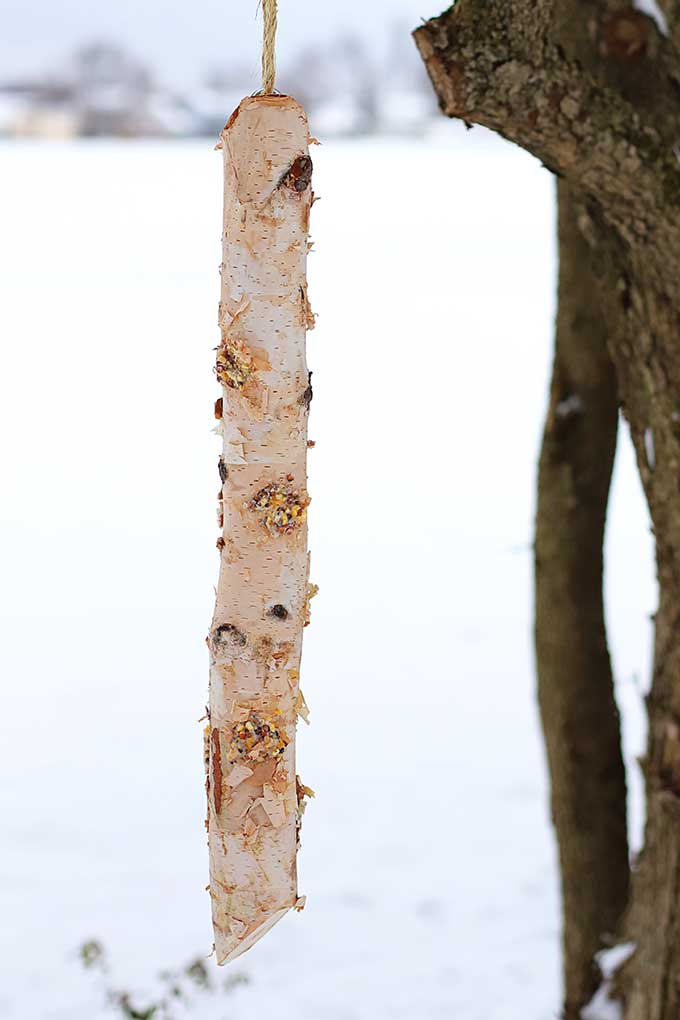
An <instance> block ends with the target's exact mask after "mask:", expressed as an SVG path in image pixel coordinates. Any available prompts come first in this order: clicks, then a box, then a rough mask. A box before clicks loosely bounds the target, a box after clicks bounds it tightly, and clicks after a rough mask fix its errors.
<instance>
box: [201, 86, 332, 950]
mask: <svg viewBox="0 0 680 1020" xmlns="http://www.w3.org/2000/svg"><path fill="white" fill-rule="evenodd" d="M309 141H310V139H309V134H308V127H307V118H306V116H305V113H304V111H303V109H302V108H301V107H300V106H299V105H298V104H297V103H296V102H295V101H294V100H293V99H291V98H290V97H288V96H273V95H264V96H253V97H250V98H248V99H244V100H243V101H242V102H241V104H240V106H239V107H238V109H237V110H236V111H235V113H234V114H233V116H232V117H231V119H230V120H229V122H228V124H227V126H226V127H225V129H224V131H223V132H222V135H221V147H222V150H223V154H224V230H223V262H222V285H221V300H220V309H219V325H220V329H221V343H220V347H219V348H218V351H217V364H216V371H217V376H218V379H219V381H220V383H221V384H222V386H223V391H222V392H223V395H222V402H221V404H220V401H218V404H217V405H216V414H217V415H218V416H219V417H220V419H221V425H220V426H218V428H219V427H221V430H222V432H223V453H222V458H221V460H220V477H221V481H222V489H221V492H220V517H221V518H222V528H223V530H222V537H221V539H219V540H218V547H219V548H220V556H221V565H220V575H219V583H218V589H217V598H216V605H215V613H214V617H213V621H212V626H211V631H210V636H209V640H208V644H209V649H210V662H211V668H210V716H209V718H210V725H209V729H208V732H207V739H208V746H209V754H208V784H207V785H208V842H209V847H210V895H211V900H212V916H213V927H214V932H215V947H216V952H217V961H218V963H226V962H227V961H229V960H232V959H234V958H235V957H237V956H239V955H240V954H241V953H243V952H244V951H245V950H246V949H248V948H250V946H252V945H253V944H254V943H255V942H256V941H257V940H258V939H259V938H260V937H261V936H262V935H263V934H264V933H265V932H266V931H268V930H269V928H271V927H272V925H273V924H275V923H276V921H277V920H279V918H281V917H282V916H283V915H284V914H285V913H286V912H287V911H288V910H289V909H290V908H291V907H296V906H297V907H298V908H299V907H301V905H302V901H301V900H299V899H298V892H297V868H296V854H297V846H298V832H299V824H300V815H301V810H302V800H303V797H304V793H305V792H311V791H306V790H305V788H304V787H301V786H300V785H299V783H298V781H297V780H296V770H295V729H296V723H297V717H298V714H300V713H301V712H302V713H304V711H305V708H304V701H303V699H302V695H301V693H300V684H299V669H300V654H301V648H302V630H303V626H304V624H305V622H306V621H307V620H308V611H309V610H308V601H309V597H310V586H309V580H308V573H309V561H308V552H307V523H306V509H307V504H308V502H309V499H308V496H307V487H306V486H307V475H306V461H307V417H308V413H309V403H310V399H311V387H310V384H309V373H308V371H307V363H306V358H305V334H306V331H307V329H308V328H309V327H311V326H312V325H313V317H312V315H311V311H310V308H309V304H308V300H307V284H306V261H307V250H308V227H309V212H310V207H311V204H312V201H313V196H312V190H311V184H310V179H311V161H310V159H309V152H308V143H309Z"/></svg>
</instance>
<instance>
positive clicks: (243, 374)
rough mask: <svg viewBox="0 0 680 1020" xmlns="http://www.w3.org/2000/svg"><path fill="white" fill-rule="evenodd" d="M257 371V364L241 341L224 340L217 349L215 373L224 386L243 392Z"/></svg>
mask: <svg viewBox="0 0 680 1020" xmlns="http://www.w3.org/2000/svg"><path fill="white" fill-rule="evenodd" d="M254 371H255V363H254V361H253V358H252V355H251V354H250V352H249V350H248V348H247V347H246V345H245V344H244V343H243V342H242V341H241V340H235V339H231V340H230V339H228V338H226V337H225V338H224V339H223V340H222V343H221V344H220V346H219V347H218V348H217V359H216V362H215V373H216V375H217V378H218V379H219V381H220V382H221V383H222V385H223V386H228V387H229V388H230V389H232V390H242V389H243V387H244V386H245V384H246V383H247V382H248V380H249V379H250V377H251V375H252V374H253V372H254Z"/></svg>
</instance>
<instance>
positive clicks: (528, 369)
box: [0, 0, 656, 1020]
mask: <svg viewBox="0 0 680 1020" xmlns="http://www.w3.org/2000/svg"><path fill="white" fill-rule="evenodd" d="M435 13H438V10H437V9H435V8H433V9H428V8H427V7H423V5H422V0H421V2H419V3H415V2H414V0H393V2H387V0H373V2H372V3H371V4H366V3H359V2H358V0H344V2H343V3H342V4H341V3H339V2H335V0H334V2H331V0H327V2H326V3H325V4H323V5H320V4H318V3H317V4H315V3H313V2H312V0H297V2H294V0H281V3H280V14H279V17H280V32H279V79H278V83H277V84H278V85H279V87H280V88H281V90H283V91H287V92H291V93H292V94H294V95H296V96H297V98H299V99H300V100H301V101H303V102H304V103H305V104H306V106H307V109H308V112H309V116H310V127H311V131H312V133H313V134H314V135H315V136H316V137H318V138H319V139H320V140H321V141H322V143H323V144H322V145H321V146H320V147H318V148H315V149H314V151H313V157H314V163H315V181H314V185H315V191H316V193H317V195H319V196H320V197H321V199H322V201H321V202H320V203H319V204H317V205H315V207H314V212H313V221H312V236H313V238H314V241H315V247H314V251H313V253H312V255H311V256H310V267H309V272H310V296H311V299H312V305H313V307H314V310H315V312H316V313H317V316H318V323H317V328H316V330H315V331H314V332H313V333H311V334H310V336H309V362H310V366H311V368H312V369H313V372H314V391H315V400H314V403H313V406H312V420H311V433H310V434H311V437H312V438H313V439H314V440H315V441H316V448H315V449H314V450H312V451H310V492H311V494H312V497H313V505H312V508H311V511H310V523H311V548H312V575H311V579H312V580H313V581H314V582H316V583H317V584H319V585H320V588H321V591H320V594H319V596H318V598H316V599H315V600H314V603H313V607H312V609H313V613H312V615H313V619H312V626H311V627H310V628H309V629H308V630H307V631H306V632H305V652H304V660H303V671H302V679H303V688H304V691H305V695H306V697H307V701H308V702H309V704H310V707H311V711H312V716H311V719H312V724H311V726H310V728H309V729H306V728H304V727H303V730H304V732H301V733H300V739H299V771H300V773H301V776H302V779H303V781H304V782H305V783H306V784H308V785H309V786H311V787H312V788H313V789H315V790H316V793H317V797H316V799H315V800H314V801H312V802H311V804H310V806H309V807H308V810H307V813H306V815H305V818H304V825H303V834H302V844H303V848H302V853H301V858H300V888H301V892H302V893H306V894H307V897H308V904H307V908H306V910H305V911H304V913H303V914H302V915H300V916H298V915H293V916H290V917H287V918H286V919H285V920H284V921H283V922H282V923H281V924H280V925H278V926H277V928H275V929H274V930H273V931H272V932H271V934H269V935H268V936H267V938H266V939H265V940H263V941H262V942H261V943H259V944H258V945H257V946H256V947H255V948H254V949H253V950H252V951H251V952H250V953H249V954H247V955H246V956H245V957H243V958H242V959H241V960H239V961H237V962H236V963H234V964H232V965H231V966H230V967H229V968H227V969H226V970H221V971H220V972H218V971H217V968H215V967H214V964H213V961H212V960H211V959H209V954H210V949H211V944H212V934H211V930H210V916H209V915H210V911H209V902H208V896H207V893H205V892H204V887H205V885H206V883H207V848H206V845H205V832H204V828H203V818H204V792H203V765H202V726H201V724H199V723H198V721H197V720H198V719H199V717H200V716H202V715H203V711H204V703H205V699H206V692H207V654H206V650H205V646H204V637H205V634H206V632H207V628H208V624H209V620H210V616H211V612H212V599H213V584H214V583H215V581H216V577H217V566H218V559H217V552H216V550H215V540H216V538H217V527H216V523H215V497H216V492H217V486H218V474H217V457H218V442H217V438H216V437H215V436H213V435H211V429H212V427H213V424H214V420H213V401H214V399H215V397H216V396H217V388H216V385H215V379H214V375H213V372H212V365H213V362H214V348H215V347H216V345H217V342H218V340H219V334H218V330H217V301H218V285H219V278H218V267H219V263H220V225H221V169H222V168H221V159H220V157H219V155H218V154H216V153H215V152H214V151H213V148H214V143H215V141H216V138H217V135H218V133H219V131H220V129H221V128H222V126H223V124H224V122H225V121H226V119H227V118H228V116H229V114H230V113H231V111H232V109H233V108H234V107H235V105H236V104H237V103H238V101H239V99H240V98H241V97H242V96H243V95H245V94H249V93H251V92H253V91H254V90H256V89H257V88H258V87H259V84H260V82H259V45H260V41H259V40H260V30H261V26H260V23H259V21H258V20H257V19H256V3H255V0H247V2H246V0H238V2H237V0H231V3H223V2H222V3H218V2H217V0H193V2H192V3H191V4H186V5H170V4H167V3H164V2H162V0H137V2H136V3H134V4H133V3H118V4H109V5H103V4H92V3H85V2H84V0H59V2H58V3H54V2H48V0H4V3H3V6H2V10H1V11H0V28H1V31H0V136H1V138H0V237H1V243H0V289H1V301H0V337H1V338H2V372H1V373H0V429H1V431H2V466H3V471H2V478H3V485H2V499H1V500H0V563H1V564H2V571H1V575H0V576H1V577H2V584H1V585H0V613H1V616H2V619H1V623H0V626H1V628H2V632H1V635H0V672H1V674H2V689H1V690H0V776H1V777H2V778H1V779H0V918H1V919H2V920H1V923H0V971H1V978H0V1017H3V1018H4V1017H7V1018H12V1020H43V1018H44V1020H48V1018H49V1020H100V1018H102V1020H103V1018H105V1017H111V1016H114V1017H115V1016H122V1017H131V1018H133V1020H134V1018H135V1017H136V1018H139V1017H141V1018H143V1020H144V1018H146V1020H166V1017H173V1018H178V1020H179V1018H183V1017H185V1016H186V1017H190V1016H196V1017H197V1018H198V1017H200V1018H202V1020H227V1018H229V1020H232V1018H236V1020H238V1018H241V1017H243V1018H245V1017H247V1016H253V1015H263V1016H264V1015H275V1016H277V1017H279V1018H281V1020H293V1018H296V1020H369V1018H370V1020H387V1018H388V1017H389V1018H404V1020H425V1018H427V1020H429V1018H433V1020H436V1018H440V1017H441V1018H444V1017H446V1018H454V1017H455V1018H456V1020H551V1018H554V1017H555V1016H556V1014H557V1009H558V1004H559V1002H560V990H559V904H558V897H557V871H556V856H555V849H554V845H553V840H552V834H551V830H550V821H549V811H548V800H547V783H546V772H545V763H544V759H543V750H542V744H541V737H540V730H539V726H538V718H537V712H536V708H535V704H534V677H533V653H532V634H531V628H532V588H531V573H532V558H531V543H532V531H533V514H534V483H535V464H536V460H537V454H538V448H539V442H540V435H541V430H542V418H543V414H544V409H545V405H546V400H547V386H548V377H549V366H550V357H551V345H552V325H553V315H554V290H555V272H556V253H555V241H554V218H555V211H554V194H553V178H552V176H551V175H550V173H549V172H548V171H547V170H545V169H544V168H543V167H541V166H540V164H539V163H538V162H537V161H535V160H533V159H532V158H531V157H529V156H527V155H526V154H525V153H523V152H521V151H519V150H518V149H515V148H514V147H512V146H510V145H509V144H507V143H505V142H503V141H501V140H500V139H497V138H494V137H492V136H491V135H489V134H488V133H485V132H484V131H482V130H480V129H479V128H475V129H474V130H472V131H470V132H467V131H466V130H465V128H464V126H462V125H461V124H458V123H452V122H449V121H446V120H444V119H443V118H441V117H440V116H439V114H438V113H437V109H436V104H435V102H434V100H433V97H432V95H431V92H430V89H429V85H428V83H427V79H426V77H425V75H424V73H423V71H422V68H421V66H420V62H419V58H418V56H417V54H416V51H415V47H414V45H413V43H412V40H411V38H410V30H411V29H412V28H413V27H415V25H416V24H417V23H418V21H419V19H420V18H421V17H427V16H430V15H433V14H435ZM606 567H607V574H606V589H607V613H608V621H609V627H610V640H611V646H612V654H613V660H614V666H615V670H616V677H617V696H618V700H619V704H620V706H621V709H622V712H623V717H624V735H625V745H626V759H627V765H628V772H629V783H630V786H631V791H632V806H631V832H632V837H633V840H634V842H635V844H636V845H639V842H640V825H641V814H642V805H641V796H640V782H639V776H638V770H637V765H636V755H638V754H639V753H640V751H641V749H642V747H643V742H644V732H643V721H642V719H643V716H642V707H641V699H642V697H643V695H644V691H645V688H646V685H647V682H648V672H649V662H650V647H649V643H650V628H649V622H648V616H649V614H650V613H651V612H653V610H654V608H655V597H656V596H655V586H654V575H653V566H652V552H651V540H650V535H649V524H648V520H647V515H646V511H645V508H644V503H643V499H642V496H641V492H640V487H639V483H638V481H637V476H636V469H635V465H634V460H633V455H632V452H631V447H630V443H629V440H628V437H627V435H626V433H625V430H624V429H622V432H621V436H620V441H619V450H618V454H617V463H616V470H615V483H614V490H613V497H612V506H611V513H610V523H609V529H608V536H607V559H606Z"/></svg>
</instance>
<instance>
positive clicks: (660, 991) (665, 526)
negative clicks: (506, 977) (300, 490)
mask: <svg viewBox="0 0 680 1020" xmlns="http://www.w3.org/2000/svg"><path fill="white" fill-rule="evenodd" d="M660 7H661V8H662V10H663V13H664V14H665V16H666V20H667V23H668V35H665V34H662V33H661V32H660V31H659V30H658V29H657V27H656V25H655V23H654V22H653V21H652V20H651V19H650V18H648V17H647V16H645V15H644V14H642V13H641V12H640V11H637V10H634V9H633V8H632V7H631V6H630V5H628V4H626V3H623V2H619V0H600V2H596V0H582V3H581V4H580V5H579V10H580V11H581V14H580V17H581V18H582V19H583V24H584V26H585V29H586V31H585V32H584V33H583V34H582V37H581V39H580V40H579V41H578V42H577V44H576V45H574V44H573V41H572V40H571V38H570V35H569V32H568V31H567V32H566V34H565V32H564V29H565V24H567V25H568V22H569V11H570V10H571V8H570V5H569V4H566V5H565V4H564V3H562V2H561V0H458V2H457V3H456V5H455V7H453V8H451V9H450V10H449V11H447V12H445V13H444V14H443V15H441V17H439V18H434V19H432V20H431V21H429V22H427V23H425V24H424V25H422V26H421V27H420V28H419V29H418V30H417V31H416V33H415V38H416V42H417V45H418V47H419V49H420V52H421V54H422V56H423V58H424V60H425V63H426V65H427V68H428V71H429V74H430V77H431V79H432V82H433V84H434V87H435V90H436V91H437V94H438V96H439V99H440V104H441V106H442V109H443V111H444V112H445V113H446V114H448V115H449V116H452V117H459V118H461V119H463V120H465V121H466V122H468V123H478V124H483V125H485V126H486V127H489V128H491V129H492V130H495V131H498V132H499V133H501V134H502V135H504V136H505V137H507V138H510V139H511V140H513V141H515V142H516V143H517V144H519V145H521V146H523V147H524V148H525V149H527V150H528V151H529V152H532V153H533V154H534V155H536V156H537V157H538V158H539V159H541V160H542V162H543V163H544V164H545V165H546V166H547V167H549V168H550V169H552V170H553V171H554V172H555V173H556V174H558V175H559V176H560V177H561V178H562V179H563V180H564V181H565V182H566V183H567V184H568V185H569V187H570V189H571V191H572V193H573V194H574V195H577V196H578V197H579V199H580V200H581V201H582V202H583V204H584V207H585V208H587V219H588V220H589V221H590V223H591V224H592V228H593V230H592V248H593V251H592V255H591V258H592V259H593V260H594V263H595V264H599V265H600V266H601V269H602V273H603V277H604V278H605V279H606V280H608V281H609V283H608V285H607V291H606V300H607V301H609V302H610V303H611V305H612V307H616V309H617V313H618V317H619V322H620V329H618V330H616V331H613V332H610V333H609V335H608V349H609V354H610V357H611V360H612V362H613V364H614V368H615V372H616V383H617V390H618V393H619V398H620V400H621V406H622V409H623V412H624V414H625V416H626V418H627V419H628V422H629V425H630V431H631V436H632V439H633V443H634V445H635V450H636V454H637V460H638V468H639V471H640V476H641V479H642V483H643V487H644V490H645V495H646V498H647V502H648V506H649V510H650V514H651V518H652V523H653V527H654V534H655V539H656V559H657V574H658V580H659V600H660V604H659V611H658V614H657V619H656V648H655V661H654V673H653V682H652V690H651V694H650V697H649V716H650V728H649V729H650V736H649V749H648V755H647V761H646V767H645V775H646V789H647V825H646V834H645V847H644V850H643V853H642V855H641V859H640V862H639V864H638V865H637V866H636V869H635V871H634V874H633V882H632V887H631V897H630V905H629V911H628V915H627V921H626V935H627V937H628V938H630V939H631V940H633V942H634V944H635V946H636V951H635V952H634V953H633V955H632V956H631V958H630V960H629V961H628V962H627V963H626V964H625V965H624V967H623V969H622V971H620V973H619V976H618V982H617V989H618V994H619V996H620V998H621V1001H622V1002H623V1003H624V1006H625V1017H626V1020H677V1018H678V1017H679V1016H680V863H679V862H680V500H679V498H678V497H679V490H680V345H679V344H678V336H679V333H680V158H679V153H680V148H679V147H678V146H679V143H680V117H679V108H680V100H679V97H680V54H679V52H678V48H677V47H678V46H680V3H678V0H660ZM565 11H566V12H567V13H566V19H565ZM584 37H585V38H586V40H587V43H588V46H589V47H590V49H591V51H592V52H594V53H596V54H597V55H598V56H599V58H600V59H599V60H598V62H597V64H596V65H592V64H591V63H590V62H589V61H588V60H584V59H583V55H582V52H581V49H582V46H583V38H584ZM586 228H587V224H586ZM605 231H606V232H608V234H609V237H610V240H608V241H606V242H603V241H602V238H603V237H604V236H605V234H604V233H603V232H605ZM612 767H614V766H612Z"/></svg>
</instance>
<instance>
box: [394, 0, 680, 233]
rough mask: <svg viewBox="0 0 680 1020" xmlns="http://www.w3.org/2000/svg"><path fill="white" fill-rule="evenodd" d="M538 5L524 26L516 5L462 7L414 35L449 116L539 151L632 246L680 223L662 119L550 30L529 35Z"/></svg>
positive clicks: (676, 175)
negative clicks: (588, 66) (601, 77)
mask: <svg viewBox="0 0 680 1020" xmlns="http://www.w3.org/2000/svg"><path fill="white" fill-rule="evenodd" d="M539 6H541V5H535V7H533V8H532V9H531V10H528V9H527V11H526V13H525V15H524V17H525V18H526V19H527V20H523V19H522V17H520V15H519V14H518V13H517V10H516V7H515V5H514V4H512V5H510V4H507V3H503V2H501V0H487V2H486V3H485V2H484V0H459V2H458V3H457V4H456V5H455V7H453V8H451V9H450V10H449V11H447V12H445V13H444V14H442V15H441V16H440V17H438V18H433V19H432V20H431V21H428V22H426V23H425V24H424V25H422V26H421V27H420V28H418V29H417V30H416V31H415V33H414V38H415V41H416V45H417V46H418V49H419V50H420V53H421V55H422V57H423V59H424V61H425V64H426V67H427V70H428V72H429V75H430V78H431V79H432V83H433V85H434V88H435V91H436V92H437V95H438V96H439V101H440V105H441V108H442V110H443V112H444V113H445V114H447V115H448V116H450V117H459V118H460V119H462V120H465V121H470V122H473V123H477V124H483V125H484V126H486V127H488V128H491V129H492V130H493V131H496V132H498V133H499V134H501V135H503V136H504V137H506V138H509V139H510V140H511V141H514V142H517V144H519V145H521V146H522V147H523V148H525V149H527V150H528V151H530V152H532V153H533V154H534V155H535V156H537V157H538V158H539V159H541V160H542V162H543V163H544V164H545V165H546V166H547V167H548V168H550V169H552V170H554V171H555V172H556V173H558V174H559V175H560V176H563V177H566V178H568V180H569V181H570V182H571V183H572V184H574V185H575V186H576V187H577V188H580V189H581V190H582V191H584V192H586V193H587V194H589V195H591V196H592V197H594V198H595V199H597V200H598V201H599V202H600V203H601V204H602V207H603V209H604V210H605V215H606V216H607V219H608V220H609V221H610V222H611V223H613V224H614V225H615V226H616V227H617V228H618V230H619V232H620V233H621V235H622V236H623V237H624V239H628V240H629V241H630V242H631V243H635V242H637V243H639V242H640V241H644V240H645V239H646V237H648V235H649V233H650V231H651V230H652V229H654V228H655V227H656V225H657V224H659V223H660V222H662V221H663V220H664V219H667V218H668V217H671V218H673V219H674V221H675V223H678V222H680V160H678V158H677V155H676V154H675V153H674V152H673V149H672V148H671V147H669V145H668V138H667V137H666V135H665V131H664V127H663V123H665V122H663V123H661V122H659V123H657V122H656V121H655V119H654V118H653V117H652V116H651V115H650V116H643V115H642V113H641V111H640V110H639V109H638V108H637V107H636V106H635V105H633V103H632V102H631V101H630V100H629V99H628V98H626V97H625V96H624V95H623V94H622V93H621V91H619V90H617V89H615V88H612V87H609V86H607V85H603V84H602V83H601V82H600V81H598V80H597V79H596V78H595V77H594V76H593V75H592V74H589V73H587V72H586V71H584V69H583V67H582V65H581V64H580V63H579V62H578V61H577V60H571V59H568V58H567V56H566V55H565V52H564V50H563V49H562V47H561V46H559V45H555V44H554V43H551V42H548V35H547V33H546V35H545V37H544V38H541V39H539V38H537V36H536V31H535V26H533V27H532V30H531V32H530V33H529V32H528V30H529V23H530V21H531V18H532V11H533V17H534V19H535V13H536V8H537V7H539ZM550 9H551V10H552V8H550ZM509 10H512V14H509V13H508V11H509ZM535 20H538V21H539V23H541V22H540V19H535ZM527 33H528V35H527ZM527 38H528V40H529V41H527ZM676 104H677V99H676ZM676 109H677V106H676ZM676 116H677V114H676Z"/></svg>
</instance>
